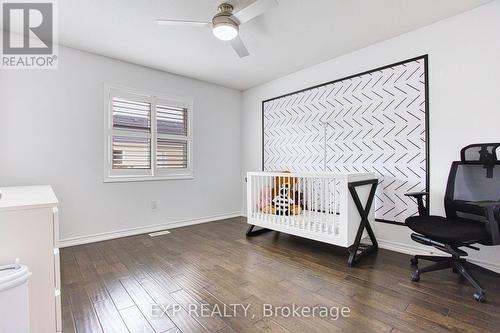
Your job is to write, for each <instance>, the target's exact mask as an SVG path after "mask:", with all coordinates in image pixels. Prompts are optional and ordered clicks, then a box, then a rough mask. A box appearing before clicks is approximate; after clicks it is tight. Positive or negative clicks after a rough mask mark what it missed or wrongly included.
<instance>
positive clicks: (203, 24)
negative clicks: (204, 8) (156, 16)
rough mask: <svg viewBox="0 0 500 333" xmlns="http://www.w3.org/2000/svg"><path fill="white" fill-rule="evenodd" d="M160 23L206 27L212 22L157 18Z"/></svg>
mask: <svg viewBox="0 0 500 333" xmlns="http://www.w3.org/2000/svg"><path fill="white" fill-rule="evenodd" d="M156 22H157V23H158V25H171V26H182V27H206V26H208V25H210V22H204V21H188V20H161V19H160V20H156Z"/></svg>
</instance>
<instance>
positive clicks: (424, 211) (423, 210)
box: [405, 192, 429, 216]
mask: <svg viewBox="0 0 500 333" xmlns="http://www.w3.org/2000/svg"><path fill="white" fill-rule="evenodd" d="M424 195H429V192H410V193H406V194H405V196H407V197H412V198H415V199H416V200H417V204H418V215H420V216H427V215H429V212H428V211H427V208H425V206H424V199H423V198H422V197H423V196H424Z"/></svg>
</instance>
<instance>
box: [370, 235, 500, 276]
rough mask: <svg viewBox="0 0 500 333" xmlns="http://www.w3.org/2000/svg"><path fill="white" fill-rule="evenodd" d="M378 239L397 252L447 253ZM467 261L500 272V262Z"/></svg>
mask: <svg viewBox="0 0 500 333" xmlns="http://www.w3.org/2000/svg"><path fill="white" fill-rule="evenodd" d="M377 241H378V245H379V247H380V248H382V249H386V250H391V251H395V252H400V253H405V254H410V255H415V254H421V255H446V253H444V252H441V251H439V250H435V249H434V248H433V251H430V250H426V249H422V248H421V247H418V246H411V245H408V244H403V243H397V242H391V241H386V240H383V239H377ZM467 261H470V262H471V263H474V264H476V265H478V266H481V267H483V268H486V269H489V270H490V271H493V272H496V273H500V264H492V263H490V262H486V261H483V260H478V259H472V258H467Z"/></svg>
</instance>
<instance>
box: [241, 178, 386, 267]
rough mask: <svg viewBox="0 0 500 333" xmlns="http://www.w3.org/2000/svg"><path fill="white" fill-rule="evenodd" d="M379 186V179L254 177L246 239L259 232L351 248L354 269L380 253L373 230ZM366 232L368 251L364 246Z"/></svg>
mask: <svg viewBox="0 0 500 333" xmlns="http://www.w3.org/2000/svg"><path fill="white" fill-rule="evenodd" d="M377 183H378V181H377V179H376V177H375V174H374V173H345V174H331V173H315V174H311V173H278V172H249V173H248V174H247V218H248V224H250V227H249V230H248V232H247V235H249V236H253V235H256V234H258V233H260V231H253V228H254V226H259V227H261V228H264V229H270V230H275V231H279V232H284V233H288V234H292V235H295V236H300V237H305V238H309V239H313V240H317V241H321V242H325V243H329V244H334V245H338V246H342V247H346V248H349V251H350V253H351V256H350V258H349V261H348V264H349V266H351V265H352V264H353V263H354V261H355V260H357V259H359V257H361V256H362V255H364V254H367V253H368V252H371V251H372V250H375V249H376V248H377V243H376V239H375V236H374V235H373V232H372V230H371V227H370V223H371V222H373V221H374V213H373V211H374V210H373V207H372V202H373V197H374V195H375V189H376V187H377ZM370 185H371V186H370ZM364 202H366V204H363V203H364ZM366 208H368V211H366ZM362 215H363V216H362ZM365 229H366V231H367V232H368V234H369V236H370V238H371V241H372V244H370V245H369V246H365V245H364V244H361V242H360V241H361V238H362V237H363V235H364V231H365Z"/></svg>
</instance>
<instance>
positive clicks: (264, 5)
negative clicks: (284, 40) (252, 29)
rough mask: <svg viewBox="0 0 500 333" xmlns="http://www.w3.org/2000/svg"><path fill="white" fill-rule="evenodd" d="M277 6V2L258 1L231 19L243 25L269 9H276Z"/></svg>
mask: <svg viewBox="0 0 500 333" xmlns="http://www.w3.org/2000/svg"><path fill="white" fill-rule="evenodd" d="M277 5H278V1H277V0H257V1H255V2H254V3H252V4H251V5H249V6H248V7H245V8H243V9H242V10H240V11H239V12H237V13H235V14H233V16H231V18H234V19H235V20H236V21H238V23H239V24H242V23H245V22H248V21H250V20H251V19H253V18H255V17H257V16H259V15H260V14H262V13H264V12H266V11H268V10H269V9H271V8H273V7H276V6H277Z"/></svg>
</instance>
